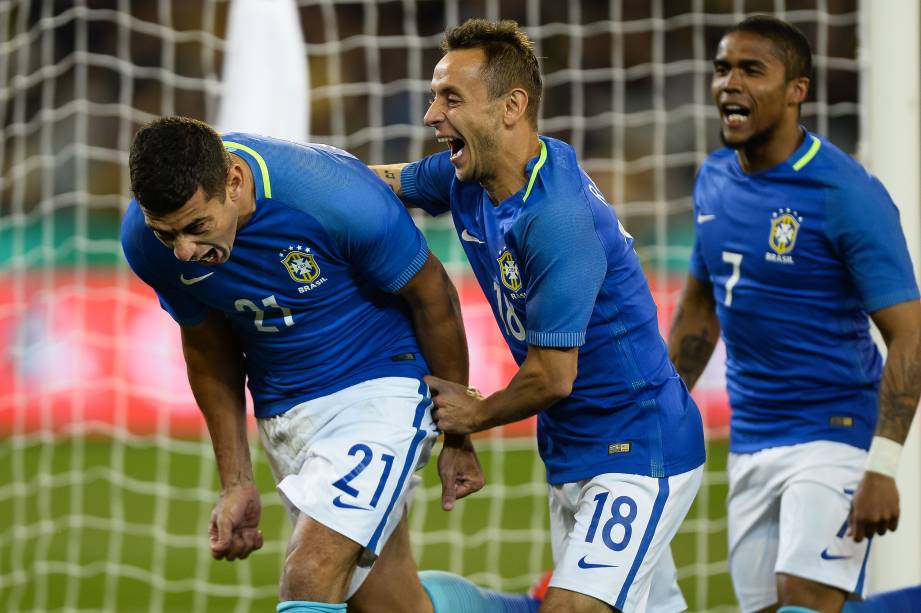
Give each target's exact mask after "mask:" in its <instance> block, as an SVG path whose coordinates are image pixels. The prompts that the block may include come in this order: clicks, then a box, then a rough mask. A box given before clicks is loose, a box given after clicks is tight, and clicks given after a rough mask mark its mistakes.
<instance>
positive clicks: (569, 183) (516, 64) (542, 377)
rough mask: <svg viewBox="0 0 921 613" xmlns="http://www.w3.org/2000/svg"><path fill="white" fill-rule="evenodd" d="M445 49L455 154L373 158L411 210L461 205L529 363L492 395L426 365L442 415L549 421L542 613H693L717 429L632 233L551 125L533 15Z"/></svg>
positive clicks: (461, 421)
mask: <svg viewBox="0 0 921 613" xmlns="http://www.w3.org/2000/svg"><path fill="white" fill-rule="evenodd" d="M442 49H443V51H444V56H443V57H442V58H441V61H439V62H438V65H437V66H436V67H435V70H434V75H433V78H432V102H431V105H430V107H429V109H428V112H427V113H426V115H425V124H426V125H428V126H430V127H432V128H434V129H435V137H436V138H437V139H438V140H439V142H443V143H445V144H446V145H447V146H448V148H449V150H448V151H445V152H442V153H438V154H435V155H433V156H430V157H427V158H425V159H423V160H420V161H418V162H414V163H411V164H408V165H406V164H395V165H387V166H379V167H375V170H376V171H377V172H378V174H379V176H381V177H382V178H383V179H384V180H385V181H387V182H388V183H389V184H390V185H391V187H392V188H393V189H394V190H395V191H396V192H397V193H398V194H399V195H400V196H401V197H402V198H403V199H404V201H405V202H407V203H408V204H410V205H413V206H418V207H421V208H422V209H424V210H426V211H427V212H429V213H431V214H433V215H438V214H442V213H447V212H450V213H451V215H452V217H453V220H454V225H455V227H456V230H457V233H458V235H459V236H460V239H461V241H462V245H463V248H464V251H465V252H466V254H467V257H468V259H469V261H470V264H471V266H472V268H473V272H474V274H475V275H476V278H477V280H478V281H479V283H480V286H481V288H482V289H483V291H484V293H485V294H486V296H487V298H488V299H489V301H490V303H491V306H492V310H493V314H494V315H495V318H496V322H497V324H498V325H499V328H500V330H501V332H502V334H503V335H504V337H505V339H506V341H507V342H508V345H509V347H510V349H511V351H512V353H513V355H514V357H515V359H516V361H517V362H518V364H519V367H520V368H519V370H518V372H517V373H516V374H515V376H514V377H513V379H512V381H511V382H510V383H509V385H508V387H506V388H505V389H502V390H499V391H498V392H496V393H494V394H492V395H490V396H489V397H486V398H482V397H479V396H478V395H477V394H476V393H475V392H474V391H472V390H469V389H468V388H467V387H466V386H464V385H461V384H459V383H457V382H450V381H447V380H444V378H436V377H428V378H427V379H426V380H427V381H428V382H429V387H430V388H431V389H432V393H433V399H434V402H435V406H436V410H435V419H436V422H437V424H438V426H439V428H441V429H443V430H444V431H446V432H454V433H457V434H467V433H471V432H478V431H482V430H486V429H488V428H492V427H495V426H499V425H502V424H507V423H510V422H513V421H517V420H520V419H524V418H526V417H529V416H532V415H537V428H538V433H537V435H538V446H539V450H540V454H541V457H542V458H543V460H544V463H545V464H546V467H547V480H548V482H549V495H550V508H551V531H552V545H553V558H554V571H553V578H552V580H551V582H550V588H549V589H548V591H547V595H546V599H545V600H544V603H543V606H542V609H541V610H542V611H548V612H549V611H566V612H574V611H611V610H619V611H643V610H646V609H647V607H648V608H649V609H650V610H655V611H666V612H668V611H679V610H683V609H684V608H685V603H684V600H683V598H682V596H681V592H680V590H679V589H678V586H677V583H676V580H675V579H676V574H675V567H674V563H673V561H672V558H671V553H670V550H669V544H670V541H671V539H672V537H673V536H674V534H675V532H676V531H677V529H678V526H679V524H680V523H681V521H682V520H683V518H684V516H685V514H686V513H687V510H688V508H689V507H690V505H691V502H692V501H693V499H694V496H695V494H696V492H697V489H698V487H699V484H700V479H701V472H702V466H701V465H702V464H703V461H704V444H703V429H702V426H701V419H700V414H699V412H698V409H697V406H696V405H695V404H694V401H693V400H692V399H691V397H690V395H689V394H688V391H687V388H686V387H685V385H684V383H683V382H682V381H681V379H680V378H679V377H678V375H677V373H676V371H675V369H674V367H673V366H672V364H671V362H670V361H669V359H668V354H667V348H666V345H665V342H664V341H663V340H662V338H661V336H660V335H659V332H658V325H657V323H656V306H655V304H654V303H653V300H652V295H651V293H650V291H649V287H648V285H647V283H646V279H645V277H644V275H643V271H642V268H641V266H640V261H639V258H638V257H637V254H636V252H635V251H634V250H633V239H632V238H631V237H630V235H629V234H627V232H626V231H625V230H624V229H623V227H622V226H621V225H620V224H619V222H618V220H617V216H616V215H615V213H614V210H613V208H612V207H611V206H610V205H609V204H608V203H607V202H606V201H605V199H604V196H603V195H602V193H601V192H600V191H599V189H598V188H597V187H596V186H595V184H594V183H592V181H591V179H590V178H589V177H588V175H586V174H585V172H584V171H583V170H582V169H581V168H580V166H579V162H578V160H577V159H576V154H575V151H573V149H572V147H570V146H569V145H567V144H566V143H564V142H561V141H558V140H555V139H552V138H547V137H543V136H539V135H538V132H537V116H538V105H539V102H540V96H541V75H540V69H539V67H538V63H537V58H536V57H535V56H534V51H533V46H532V44H531V42H530V40H528V38H527V36H526V35H525V34H524V33H523V32H521V31H520V30H519V29H518V27H517V24H515V23H514V22H511V21H501V22H498V23H496V22H489V21H485V20H471V21H468V22H467V23H465V24H463V25H461V26H459V27H457V28H453V29H450V30H448V32H447V33H446V35H445V40H444V43H443V46H442ZM423 583H425V581H423Z"/></svg>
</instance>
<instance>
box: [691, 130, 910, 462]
mask: <svg viewBox="0 0 921 613" xmlns="http://www.w3.org/2000/svg"><path fill="white" fill-rule="evenodd" d="M694 215H695V224H696V230H697V237H696V241H695V244H694V248H693V251H692V255H691V263H690V272H691V274H693V275H694V276H695V277H697V278H699V279H701V280H704V281H708V282H710V283H712V284H713V290H714V297H715V299H716V305H717V306H716V309H717V315H718V316H719V320H720V325H721V328H722V336H723V340H724V341H725V343H726V349H727V361H726V367H727V380H728V387H729V399H730V403H731V406H732V418H731V424H730V449H731V450H732V451H733V452H736V453H750V452H754V451H758V450H760V449H765V448H768V447H776V446H781V445H792V444H796V443H804V442H809V441H815V440H829V441H837V442H840V443H847V444H850V445H853V446H855V447H860V448H863V449H866V448H867V447H868V446H869V443H870V439H871V438H872V436H873V432H874V429H875V423H876V413H877V392H878V387H879V380H880V373H881V368H882V365H881V360H880V356H879V353H878V352H877V350H876V346H875V345H874V343H873V340H872V339H871V337H870V329H869V322H868V318H867V314H868V313H872V312H873V311H876V310H878V309H882V308H885V307H887V306H891V305H894V304H897V303H899V302H905V301H909V300H917V299H918V288H917V285H916V283H915V279H914V274H913V272H912V267H911V260H910V258H909V255H908V249H907V247H906V244H905V238H904V236H903V234H902V230H901V227H900V225H899V214H898V209H896V207H895V205H894V204H893V202H892V200H891V199H890V198H889V195H888V194H887V193H886V190H885V188H884V187H883V186H882V184H881V183H880V182H879V180H877V179H876V178H875V177H874V176H872V175H871V174H869V173H868V172H867V171H866V170H865V169H864V168H863V167H861V166H860V165H859V164H858V163H857V162H855V161H854V160H853V159H851V157H850V156H848V155H847V154H845V153H844V152H842V151H841V150H840V149H838V148H837V147H835V146H834V145H832V144H831V143H830V142H828V141H827V140H825V139H822V138H819V137H818V136H815V135H813V134H810V133H808V132H805V131H804V140H803V143H802V145H801V146H800V147H799V148H798V149H797V151H795V152H794V153H793V155H792V156H790V158H789V159H788V160H786V161H785V162H783V163H781V164H779V165H777V166H775V167H773V168H770V169H768V170H765V171H763V172H759V173H755V174H752V175H746V174H745V173H744V172H743V171H742V168H741V166H740V165H739V162H738V159H737V157H736V153H735V151H733V150H730V149H722V150H719V151H717V152H715V153H714V154H712V155H711V156H710V157H709V158H708V159H707V161H706V162H705V163H704V165H703V166H702V167H701V170H700V173H699V174H698V177H697V181H696V184H695V189H694Z"/></svg>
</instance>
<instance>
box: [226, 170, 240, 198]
mask: <svg viewBox="0 0 921 613" xmlns="http://www.w3.org/2000/svg"><path fill="white" fill-rule="evenodd" d="M243 189H244V188H243V168H241V167H240V164H237V163H234V164H231V165H230V170H229V171H228V172H227V197H228V198H230V199H231V200H239V199H240V196H242V195H243Z"/></svg>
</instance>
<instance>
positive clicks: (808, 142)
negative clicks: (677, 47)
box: [669, 16, 921, 611]
mask: <svg viewBox="0 0 921 613" xmlns="http://www.w3.org/2000/svg"><path fill="white" fill-rule="evenodd" d="M811 65H812V55H811V50H810V48H809V43H808V41H807V40H806V38H805V37H804V36H803V34H802V33H801V32H799V30H797V29H796V28H795V27H794V26H792V25H790V24H788V23H785V22H783V21H780V20H778V19H775V18H772V17H765V16H754V17H750V18H748V19H746V20H744V21H742V22H741V23H739V24H737V25H736V26H735V27H733V28H731V29H730V30H729V32H728V33H727V34H726V35H725V36H724V37H723V38H722V40H721V41H720V43H719V47H718V49H717V53H716V59H715V61H714V73H713V80H712V93H713V98H714V101H715V103H716V106H717V109H718V110H719V116H720V134H721V136H722V140H723V142H724V144H725V145H726V147H725V148H723V149H720V150H719V151H716V152H715V153H713V154H712V155H711V156H710V157H709V158H708V159H707V160H706V162H705V163H704V164H703V166H702V167H701V169H700V172H699V174H698V176H697V181H696V184H695V188H694V214H695V218H696V229H697V235H696V241H695V243H694V248H693V251H692V254H691V262H690V274H689V275H688V280H687V286H686V288H685V291H684V294H683V297H682V299H681V303H680V305H679V309H678V311H677V313H676V315H675V320H674V322H673V324H672V332H671V336H670V338H669V349H670V353H671V356H672V359H673V360H674V361H675V364H676V365H677V367H678V372H679V373H681V375H682V377H683V378H684V380H685V381H686V382H687V384H688V386H689V387H693V385H694V383H695V382H696V380H697V378H698V377H699V376H700V374H701V372H702V371H703V369H704V366H705V365H706V363H707V361H708V359H709V358H710V355H711V353H712V351H713V348H714V346H715V344H716V342H717V339H718V337H719V335H720V333H721V332H722V338H723V340H724V342H725V344H726V350H727V357H728V359H727V364H726V366H727V381H728V388H729V400H730V404H731V406H732V420H731V426H730V427H731V431H730V447H729V450H730V457H729V469H728V470H729V499H728V514H729V569H730V573H731V575H732V580H733V584H734V586H735V591H736V595H737V597H738V599H739V603H740V605H741V608H742V610H743V611H761V610H765V611H770V610H776V608H777V607H778V606H780V607H783V608H782V609H781V610H787V611H803V610H807V611H808V610H817V611H839V610H840V609H841V607H842V604H843V603H844V601H845V597H846V596H847V595H848V594H849V593H856V594H859V593H860V592H861V590H862V585H863V571H864V568H865V562H866V556H867V551H868V548H869V545H868V540H867V538H866V537H869V536H870V535H872V534H883V533H885V532H886V531H887V530H894V529H895V528H896V525H897V522H898V518H899V505H898V492H897V490H896V485H895V481H894V480H893V477H894V474H895V468H896V463H897V460H898V454H899V450H900V448H901V444H902V443H903V441H904V440H905V437H906V434H907V433H908V428H909V425H910V423H911V420H912V416H913V415H914V412H915V407H916V406H917V403H918V397H919V393H921V303H919V302H918V288H917V286H916V283H915V278H914V274H913V272H912V265H911V261H910V259H909V255H908V250H907V248H906V244H905V239H904V236H903V234H902V231H901V228H900V225H899V214H898V210H897V208H896V206H895V205H894V204H893V202H892V200H891V199H890V197H889V195H888V194H887V193H886V190H885V188H884V187H883V186H882V184H881V183H880V182H879V180H877V179H876V178H875V177H874V176H873V175H871V174H870V173H868V172H867V171H866V170H865V169H864V168H862V167H861V166H860V165H859V164H858V163H857V162H855V161H854V160H853V159H851V158H850V157H849V156H848V155H846V154H845V153H843V152H842V151H841V150H840V149H838V148H837V147H835V146H834V145H832V144H831V143H830V142H828V141H827V140H825V139H824V138H822V137H820V136H817V135H815V134H812V133H810V132H808V131H807V130H806V129H805V128H803V127H802V126H801V125H800V123H799V109H800V105H801V104H802V102H803V101H804V100H805V99H806V95H807V91H808V88H809V74H810V70H811ZM868 314H869V316H870V317H871V318H872V319H873V321H874V322H875V323H876V325H877V326H878V327H879V330H880V331H881V332H882V336H883V339H884V340H885V341H886V344H887V346H888V357H887V359H886V363H885V366H883V364H882V360H881V359H880V355H879V353H878V352H877V350H876V347H875V345H874V343H873V340H872V339H871V337H870V330H869V321H868V317H867V316H868ZM874 432H875V434H874ZM868 448H869V450H870V451H869V455H868V454H867V451H866V450H867V449H868Z"/></svg>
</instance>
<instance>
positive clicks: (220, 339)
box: [181, 311, 262, 560]
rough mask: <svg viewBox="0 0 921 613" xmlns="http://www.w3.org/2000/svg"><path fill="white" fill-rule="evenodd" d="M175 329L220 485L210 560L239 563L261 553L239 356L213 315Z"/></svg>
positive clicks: (222, 322) (258, 509)
mask: <svg viewBox="0 0 921 613" xmlns="http://www.w3.org/2000/svg"><path fill="white" fill-rule="evenodd" d="M181 329H182V352H183V355H184V356H185V362H186V369H187V372H188V376H189V384H190V385H191V387H192V393H193V394H194V395H195V401H196V402H197V403H198V406H199V408H200V409H201V412H202V414H203V415H204V417H205V422H206V423H207V425H208V432H209V434H210V435H211V444H212V446H213V447H214V457H215V459H216V460H217V466H218V473H219V474H220V479H221V493H220V499H219V500H218V503H217V505H216V506H215V508H214V511H213V513H212V514H211V525H210V527H209V536H210V541H211V555H213V556H214V557H215V558H217V559H221V558H226V559H228V560H235V559H237V558H241V559H242V558H245V557H246V556H248V555H249V554H250V553H251V552H252V551H255V550H256V549H259V548H260V547H262V533H261V532H260V531H259V529H258V525H259V516H260V514H261V503H260V500H259V491H258V489H257V488H256V485H255V483H254V480H253V466H252V462H251V460H250V455H249V444H248V442H247V438H246V401H245V396H244V391H243V384H244V381H245V371H244V366H243V352H242V351H241V349H240V347H239V345H238V344H237V341H236V337H235V336H234V334H233V331H232V330H231V329H230V326H229V324H228V323H227V320H226V319H225V318H224V316H223V315H222V314H221V313H218V312H216V311H211V312H210V313H209V314H208V317H207V318H206V319H205V320H204V321H203V322H202V323H200V324H196V325H193V326H182V328H181Z"/></svg>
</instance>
